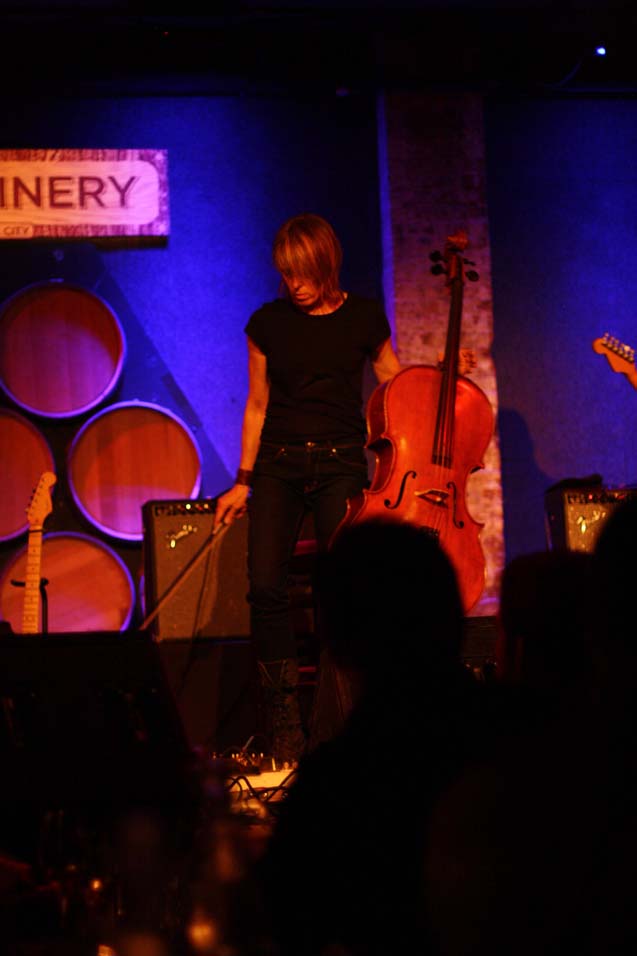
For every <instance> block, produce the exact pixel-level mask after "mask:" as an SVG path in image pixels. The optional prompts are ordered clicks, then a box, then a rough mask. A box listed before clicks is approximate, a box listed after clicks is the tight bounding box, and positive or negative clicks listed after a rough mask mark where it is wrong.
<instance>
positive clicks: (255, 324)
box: [243, 308, 268, 355]
mask: <svg viewBox="0 0 637 956" xmlns="http://www.w3.org/2000/svg"><path fill="white" fill-rule="evenodd" d="M243 331H244V332H245V334H246V335H247V336H248V338H249V339H251V340H252V341H253V342H254V344H255V345H256V346H257V348H259V349H261V351H262V352H263V353H264V355H265V354H267V351H268V336H267V322H266V321H265V313H264V309H263V308H260V309H257V311H256V312H253V313H252V315H251V316H250V318H249V319H248V324H247V325H246V327H245V328H244V330H243Z"/></svg>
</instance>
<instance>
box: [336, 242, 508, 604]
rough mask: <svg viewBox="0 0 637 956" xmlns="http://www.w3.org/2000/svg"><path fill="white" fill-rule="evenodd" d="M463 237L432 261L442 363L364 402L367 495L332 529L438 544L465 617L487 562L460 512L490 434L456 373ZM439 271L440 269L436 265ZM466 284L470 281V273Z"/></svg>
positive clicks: (479, 405)
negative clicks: (381, 532) (392, 531)
mask: <svg viewBox="0 0 637 956" xmlns="http://www.w3.org/2000/svg"><path fill="white" fill-rule="evenodd" d="M466 245H467V236H466V233H464V232H463V231H461V232H459V233H457V234H456V235H454V236H450V237H448V239H447V244H446V250H445V256H444V257H443V256H442V255H441V254H440V253H434V254H432V256H431V258H432V259H433V260H434V261H435V262H436V263H437V265H436V266H435V267H434V268H433V269H432V272H434V274H440V273H442V272H445V273H446V274H447V276H448V285H449V288H450V292H451V304H450V314H449V324H448V328H447V342H446V351H445V358H444V361H443V363H442V367H441V368H434V367H433V366H429V365H412V366H408V367H407V368H404V369H402V370H401V371H400V372H398V373H397V374H396V375H394V377H393V378H391V379H389V380H388V381H386V382H383V383H382V384H381V385H378V386H377V388H376V389H374V391H373V392H372V394H371V396H370V398H369V401H368V403H367V410H366V415H367V435H368V438H367V448H368V449H369V450H370V451H372V452H373V453H374V455H375V457H376V465H375V470H374V476H373V480H372V483H371V486H370V488H369V489H364V490H363V491H362V492H361V493H360V494H359V495H356V496H355V497H353V498H352V499H350V501H348V505H347V512H346V514H345V517H344V518H343V520H342V521H341V523H340V525H339V526H338V528H337V529H336V532H335V535H334V536H335V537H336V535H338V534H339V533H340V532H341V531H342V530H343V529H344V528H345V527H347V526H349V525H353V524H355V523H357V522H360V521H368V520H383V521H398V522H405V523H407V524H412V525H415V526H416V527H418V528H422V530H423V531H424V532H426V533H428V534H431V535H432V537H435V538H436V540H438V542H439V543H440V546H441V547H442V549H443V550H444V551H445V552H446V554H447V556H448V557H449V559H450V561H451V563H452V565H453V566H454V568H455V571H456V577H457V581H458V588H459V591H460V596H461V599H462V604H463V608H464V611H465V613H467V612H468V611H469V610H470V609H471V608H472V607H473V606H474V605H475V604H476V602H477V601H478V599H479V597H480V595H481V594H482V591H483V589H484V583H485V578H486V562H485V558H484V553H483V550H482V545H481V543H480V537H479V536H480V531H481V530H482V528H483V525H482V524H481V523H480V522H477V521H474V519H473V518H472V517H471V515H470V514H469V512H468V510H467V505H466V499H465V493H466V485H467V480H468V478H469V475H470V474H471V473H472V472H474V471H476V470H478V469H480V468H483V467H484V462H483V456H484V453H485V451H486V449H487V446H488V444H489V442H490V441H491V437H492V435H493V430H494V415H493V409H492V408H491V404H490V402H489V400H488V398H487V396H486V395H485V394H484V392H483V391H482V389H480V388H479V387H478V386H477V385H475V384H474V383H473V382H471V381H470V380H469V379H467V378H464V377H462V376H460V375H459V374H458V357H459V344H460V320H461V314H462V293H463V285H464V263H465V262H466V261H467V260H465V259H463V258H462V257H461V253H462V251H463V250H464V249H465V247H466ZM443 258H444V260H445V262H446V266H443V265H441V264H440V262H441V261H442V260H443ZM468 277H469V278H470V279H471V280H472V281H473V280H475V279H477V278H478V276H477V273H475V272H471V273H469V274H468Z"/></svg>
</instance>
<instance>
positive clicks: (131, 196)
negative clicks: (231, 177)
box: [0, 149, 169, 239]
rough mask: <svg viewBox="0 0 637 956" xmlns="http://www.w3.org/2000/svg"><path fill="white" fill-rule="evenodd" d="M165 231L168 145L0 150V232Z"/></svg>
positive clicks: (12, 235)
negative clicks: (153, 147) (122, 147)
mask: <svg viewBox="0 0 637 956" xmlns="http://www.w3.org/2000/svg"><path fill="white" fill-rule="evenodd" d="M168 232H169V210H168V159H167V153H166V150H144V149H4V150H0V239H46V238H62V239H69V238H70V239H73V238H91V237H98V236H167V235H168Z"/></svg>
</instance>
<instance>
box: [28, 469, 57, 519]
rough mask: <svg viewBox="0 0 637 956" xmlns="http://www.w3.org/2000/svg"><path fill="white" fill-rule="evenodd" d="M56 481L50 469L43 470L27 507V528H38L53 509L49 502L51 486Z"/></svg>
mask: <svg viewBox="0 0 637 956" xmlns="http://www.w3.org/2000/svg"><path fill="white" fill-rule="evenodd" d="M56 481H57V478H56V476H55V475H54V474H53V472H52V471H43V472H42V474H41V475H40V478H39V481H38V483H37V485H36V486H35V489H34V491H33V494H32V495H31V501H30V502H29V506H28V507H27V518H28V519H29V530H30V531H33V530H37V529H40V528H41V527H42V526H43V524H44V522H45V520H46V518H47V516H48V515H50V514H51V512H52V511H53V504H52V502H51V488H52V487H53V485H54V484H55V482H56Z"/></svg>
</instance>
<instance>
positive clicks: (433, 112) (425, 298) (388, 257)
mask: <svg viewBox="0 0 637 956" xmlns="http://www.w3.org/2000/svg"><path fill="white" fill-rule="evenodd" d="M379 120H380V122H379V136H380V141H379V157H380V177H381V202H382V212H383V234H384V235H383V246H384V249H383V258H384V270H385V276H384V280H385V298H386V303H387V309H388V313H389V315H390V319H391V321H392V324H393V327H394V331H395V342H396V346H397V350H398V355H399V358H400V361H401V363H402V364H403V365H411V364H433V363H435V362H436V359H437V356H438V353H439V352H442V351H443V349H444V344H445V337H446V331H447V325H448V318H449V295H448V293H447V291H446V288H445V277H444V276H433V275H432V274H431V271H430V268H431V265H432V263H431V262H430V260H429V253H430V252H432V251H434V250H440V251H441V252H442V251H443V250H444V245H445V240H446V238H447V236H448V235H451V234H453V233H455V232H456V231H457V230H458V229H459V228H463V229H465V230H466V232H467V233H468V236H469V246H468V248H467V251H466V256H467V258H468V259H470V260H472V261H473V262H475V267H474V268H475V270H476V271H477V272H478V273H479V280H478V281H477V282H467V283H466V285H465V288H464V306H463V313H462V341H461V345H462V346H465V347H468V348H472V349H474V350H475V352H476V354H477V358H478V367H477V369H476V371H475V372H474V373H473V374H472V376H471V378H472V380H473V381H474V382H475V384H476V385H478V386H479V387H480V388H481V389H482V390H483V391H484V392H485V394H486V396H487V398H488V399H489V401H490V403H491V406H492V408H493V410H494V414H497V405H498V398H497V385H496V376H495V368H494V366H493V361H492V359H491V353H490V350H491V342H492V336H493V307H492V292H491V260H490V250H489V226H488V217H487V207H486V190H485V175H486V174H485V147H484V137H483V118H482V102H481V98H480V96H479V95H477V94H471V93H457V94H455V93H409V92H405V93H402V92H395V93H389V94H386V95H385V96H384V97H383V98H382V99H381V101H380V103H379ZM484 465H485V467H484V469H482V470H481V471H479V472H476V473H475V474H474V475H472V476H471V477H470V478H469V481H468V484H467V489H466V491H467V495H466V497H467V507H468V509H469V512H470V514H471V515H472V517H473V518H474V519H475V520H476V521H480V522H484V528H483V530H482V532H481V536H480V540H481V542H482V547H483V550H484V552H485V557H486V562H487V580H486V586H485V589H484V592H483V595H482V597H481V599H480V601H479V603H478V605H477V606H476V607H475V608H474V609H473V610H472V611H471V615H488V614H493V613H495V610H496V608H497V590H498V585H499V575H500V572H501V569H502V564H503V560H504V541H503V517H502V486H501V478H500V452H499V444H498V436H497V429H496V433H495V434H494V436H493V438H492V440H491V443H490V445H489V447H488V449H487V452H486V455H485V457H484Z"/></svg>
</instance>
